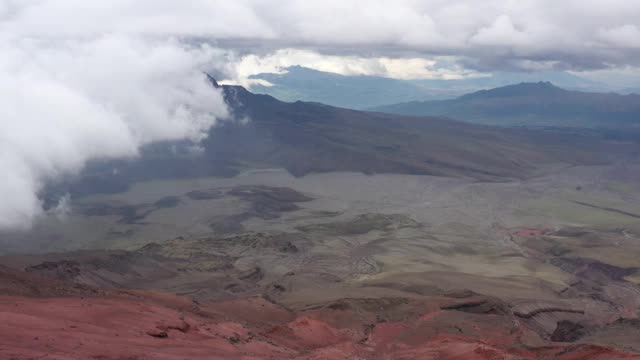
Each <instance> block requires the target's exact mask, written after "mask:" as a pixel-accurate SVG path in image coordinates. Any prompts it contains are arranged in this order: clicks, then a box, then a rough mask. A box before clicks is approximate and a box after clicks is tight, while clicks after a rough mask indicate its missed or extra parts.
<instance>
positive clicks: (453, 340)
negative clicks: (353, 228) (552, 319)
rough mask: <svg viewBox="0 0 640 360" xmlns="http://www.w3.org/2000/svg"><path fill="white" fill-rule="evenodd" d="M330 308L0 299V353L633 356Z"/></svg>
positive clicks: (305, 359) (450, 317) (136, 299)
mask: <svg viewBox="0 0 640 360" xmlns="http://www.w3.org/2000/svg"><path fill="white" fill-rule="evenodd" d="M349 311H351V310H344V315H345V316H342V317H341V318H343V319H344V318H349V316H352V315H353V314H347V312H349ZM335 312H336V311H334V310H327V309H322V310H320V311H309V312H304V313H303V314H300V315H295V314H292V313H290V312H287V311H285V310H283V309H281V308H279V307H278V306H276V305H273V304H271V303H268V302H266V301H264V300H262V299H260V298H252V299H244V300H237V301H227V302H221V303H217V304H209V305H201V306H200V307H199V308H197V307H195V306H194V304H192V303H191V302H190V301H189V300H188V299H185V298H180V297H175V296H169V295H159V294H148V293H135V295H133V296H132V295H117V296H115V295H114V296H103V297H85V298H82V297H78V296H73V297H52V298H34V297H23V296H0V358H1V359H36V358H40V357H44V356H45V355H46V356H47V357H46V358H47V359H56V360H62V359H100V360H109V359H113V360H116V359H117V360H122V359H127V360H136V359H181V360H182V359H209V360H217V359H230V360H233V359H243V360H249V359H254V360H255V359H274V360H275V359H298V360H312V359H314V360H333V359H335V360H338V359H340V360H342V359H384V360H386V359H388V360H402V359H406V360H415V359H427V360H428V359H438V360H457V359H460V360H463V359H470V360H474V359H475V360H498V359H502V360H508V359H513V360H516V359H520V360H522V359H530V360H543V359H561V360H578V359H590V360H613V359H638V357H634V356H633V355H631V354H626V353H623V352H619V351H615V350H612V349H607V348H601V347H595V346H574V347H573V348H572V347H570V346H569V345H563V346H556V347H552V348H550V347H546V348H543V349H540V350H539V351H535V350H531V351H532V352H527V351H524V350H522V349H519V348H518V347H517V340H518V336H519V335H518V333H517V332H516V333H513V331H510V330H509V329H508V328H504V329H501V328H496V329H491V327H492V326H493V327H495V326H496V325H494V324H498V323H497V322H495V323H494V322H493V320H490V319H489V318H480V317H477V316H476V317H473V316H472V317H470V318H465V316H466V315H465V314H460V313H459V312H455V311H441V312H437V313H433V312H431V313H428V312H425V314H423V315H420V316H417V317H414V318H412V319H407V320H406V321H402V322H383V323H377V324H374V325H369V326H370V330H369V331H365V328H366V327H367V324H363V323H353V324H350V325H349V326H344V324H343V325H341V326H340V327H339V326H337V325H335V322H332V320H331V318H332V317H333V316H335ZM323 314H324V315H323ZM331 314H333V315H331ZM325 315H326V316H325ZM323 317H326V318H327V319H324V318H323ZM353 318H354V319H355V318H356V317H355V316H353ZM467 319H468V320H467ZM478 319H481V320H478ZM483 319H485V320H486V321H485V320H483ZM463 320H464V321H467V323H466V324H465V323H462V322H463ZM474 321H476V322H475V323H473V322H474ZM478 321H481V322H482V323H478ZM449 322H454V323H456V324H458V323H459V326H460V327H461V328H465V329H474V328H477V329H478V333H479V334H481V335H482V334H486V336H485V337H484V338H482V339H480V338H478V337H477V336H475V337H469V336H462V335H454V334H450V333H447V331H439V329H440V328H441V327H443V326H449V327H450V326H451V324H448V323H449ZM443 324H444V325H443ZM489 330H490V331H489ZM465 334H466V333H465ZM483 336H484V335H483Z"/></svg>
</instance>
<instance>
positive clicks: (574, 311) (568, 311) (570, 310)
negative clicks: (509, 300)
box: [513, 307, 584, 319]
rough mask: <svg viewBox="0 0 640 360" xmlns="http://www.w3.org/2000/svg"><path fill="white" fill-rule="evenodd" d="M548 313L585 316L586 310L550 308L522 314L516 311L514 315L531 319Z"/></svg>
mask: <svg viewBox="0 0 640 360" xmlns="http://www.w3.org/2000/svg"><path fill="white" fill-rule="evenodd" d="M547 312H565V313H573V314H583V315H584V310H575V309H565V308H559V307H548V308H541V309H536V310H533V311H530V312H522V311H514V312H513V315H515V316H518V317H521V318H524V319H531V318H532V317H534V316H536V315H539V314H542V313H547Z"/></svg>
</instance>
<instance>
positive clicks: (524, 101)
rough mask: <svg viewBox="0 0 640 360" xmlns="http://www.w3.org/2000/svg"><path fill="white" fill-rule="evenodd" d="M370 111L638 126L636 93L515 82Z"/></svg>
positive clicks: (511, 122) (528, 123)
mask: <svg viewBox="0 0 640 360" xmlns="http://www.w3.org/2000/svg"><path fill="white" fill-rule="evenodd" d="M370 110H373V111H380V112H386V113H394V114H403V115H418V116H426V115H429V116H447V117H452V118H455V119H458V120H464V121H469V122H476V123H482V124H492V125H509V126H513V125H526V126H576V127H621V126H622V127H626V126H633V127H638V126H640V95H637V94H630V95H620V94H616V93H594V92H581V91H573V90H565V89H562V88H560V87H557V86H555V85H553V84H551V83H550V82H537V83H520V84H516V85H509V86H504V87H499V88H495V89H491V90H481V91H477V92H473V93H470V94H467V95H463V96H460V97H457V98H455V99H451V100H442V101H410V102H403V103H398V104H393V105H386V106H379V107H374V108H371V109H370Z"/></svg>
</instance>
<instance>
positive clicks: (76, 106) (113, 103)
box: [0, 36, 226, 228]
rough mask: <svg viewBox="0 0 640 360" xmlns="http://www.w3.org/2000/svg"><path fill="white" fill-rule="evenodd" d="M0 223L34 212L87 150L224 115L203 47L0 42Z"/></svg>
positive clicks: (107, 150) (97, 151)
mask: <svg viewBox="0 0 640 360" xmlns="http://www.w3.org/2000/svg"><path fill="white" fill-rule="evenodd" d="M0 53H2V54H3V56H2V57H0V78H1V79H2V82H0V166H1V167H2V169H3V173H4V175H3V181H2V182H0V194H2V197H3V201H2V202H0V228H14V227H24V226H28V225H29V224H30V223H31V221H32V220H33V219H34V217H36V216H38V214H40V213H41V204H40V201H39V200H38V198H37V196H36V194H37V192H38V191H39V190H40V189H41V187H42V185H43V183H44V182H45V181H46V180H47V179H50V178H55V177H57V176H60V175H62V174H65V173H70V172H76V171H79V170H80V169H81V168H82V166H83V165H84V164H85V162H86V161H88V160H90V159H94V158H113V157H127V156H135V155H136V153H137V150H138V148H139V147H140V146H141V145H144V144H147V143H150V142H153V141H158V140H174V139H182V138H190V139H193V140H196V141H197V140H199V139H201V138H202V137H203V136H204V135H205V134H206V131H207V130H208V129H209V128H210V127H211V126H212V125H213V124H214V123H215V121H216V118H218V117H221V116H225V115H226V107H225V105H224V102H223V100H222V97H221V96H220V94H219V93H218V92H217V91H216V90H214V89H212V87H211V86H209V84H207V82H206V78H205V77H204V76H203V73H202V70H203V68H204V67H205V66H206V65H207V64H208V63H209V62H210V61H211V59H212V57H214V53H215V51H214V50H213V49H209V48H207V47H197V48H191V47H186V46H184V45H181V44H179V43H177V42H175V41H170V40H167V41H161V42H156V41H148V40H141V39H137V38H134V37H130V36H129V37H123V36H104V37H99V38H93V39H82V40H75V39H73V40H66V41H56V42H50V41H48V40H34V39H26V38H13V39H3V41H1V42H0Z"/></svg>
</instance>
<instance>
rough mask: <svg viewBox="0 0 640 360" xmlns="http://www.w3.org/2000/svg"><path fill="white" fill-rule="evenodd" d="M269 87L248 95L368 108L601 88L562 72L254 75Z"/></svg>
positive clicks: (293, 71)
mask: <svg viewBox="0 0 640 360" xmlns="http://www.w3.org/2000/svg"><path fill="white" fill-rule="evenodd" d="M252 78H253V79H261V80H266V81H268V82H269V83H271V84H272V86H264V85H252V86H251V91H253V92H255V93H261V94H268V95H271V96H274V97H276V98H277V99H279V100H283V101H297V100H301V101H316V102H322V103H324V104H328V105H333V106H339V107H345V108H352V109H366V108H372V107H377V106H381V105H388V104H393V103H399V102H407V101H424V100H443V99H451V98H454V97H457V96H460V95H463V94H466V93H469V92H472V91H477V90H481V89H490V88H494V87H499V86H504V85H509V84H514V83H519V82H538V81H551V82H553V83H555V84H558V85H560V86H562V87H564V88H568V89H580V90H589V91H593V90H596V89H600V90H601V89H603V88H605V87H604V85H602V84H599V83H597V82H594V81H590V80H587V79H584V78H581V77H578V76H575V75H572V74H569V73H565V72H536V73H513V72H500V73H496V74H494V75H493V76H490V77H480V78H470V79H460V80H441V79H432V80H398V79H390V78H384V77H378V76H345V75H340V74H335V73H329V72H322V71H317V70H313V69H309V68H304V67H300V66H292V67H289V68H287V69H286V72H285V73H283V74H273V73H264V74H258V75H254V76H252Z"/></svg>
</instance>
